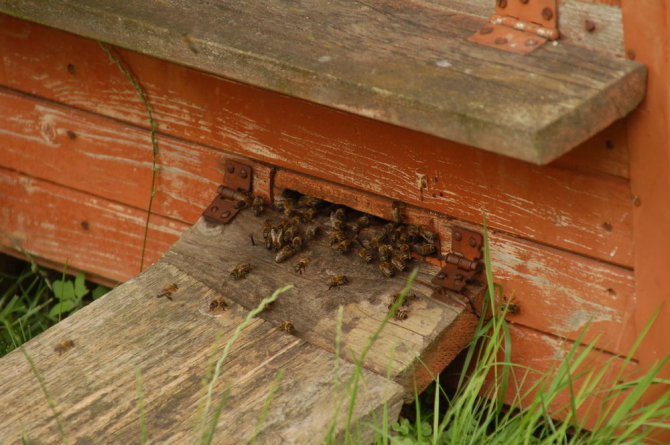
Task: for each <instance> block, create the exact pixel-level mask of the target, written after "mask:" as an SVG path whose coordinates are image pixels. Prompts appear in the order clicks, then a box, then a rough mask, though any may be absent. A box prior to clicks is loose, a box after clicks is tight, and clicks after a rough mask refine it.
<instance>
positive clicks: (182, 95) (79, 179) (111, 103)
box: [0, 2, 670, 384]
mask: <svg viewBox="0 0 670 445" xmlns="http://www.w3.org/2000/svg"><path fill="white" fill-rule="evenodd" d="M575 3H579V2H573V4H575ZM615 3H616V2H615ZM611 7H613V8H614V7H616V6H611ZM651 9H652V8H650V11H651ZM624 13H626V14H628V18H627V19H626V18H625V17H624V19H625V20H628V21H629V22H630V23H634V22H635V21H636V20H637V18H636V17H641V16H642V15H643V14H644V13H646V12H645V11H643V12H635V13H634V12H632V11H626V10H625V9H624ZM649 14H650V15H653V14H654V13H652V12H649ZM0 20H1V26H2V30H1V31H0V47H1V48H2V49H3V51H2V53H3V58H4V62H3V63H4V70H2V71H0V85H2V88H0V140H1V141H2V144H3V147H2V155H1V157H0V181H1V182H2V184H3V186H2V199H3V204H2V229H3V230H5V231H7V232H8V233H10V234H11V235H12V236H13V237H14V239H15V240H17V241H18V242H20V244H21V246H22V247H23V248H24V249H26V250H27V251H29V252H31V253H33V254H34V255H35V256H37V257H40V258H42V259H44V260H47V261H51V262H55V263H64V262H67V263H68V265H69V267H72V268H76V269H81V270H84V271H86V272H88V273H90V274H93V275H97V276H99V277H101V278H104V279H107V280H112V281H125V280H127V279H129V278H131V277H133V276H134V275H136V274H137V273H138V272H139V264H140V256H141V250H142V238H143V233H144V224H145V218H146V209H147V206H148V202H149V195H150V183H151V169H152V162H151V159H152V145H151V141H150V135H149V130H148V121H147V113H146V108H145V105H144V104H143V103H142V102H141V101H140V100H139V98H138V96H137V92H136V91H135V89H134V88H133V87H132V85H131V84H130V83H129V82H128V79H127V78H126V77H125V76H124V75H123V74H122V73H121V72H120V71H119V70H118V69H117V67H116V66H114V65H113V64H111V63H110V60H109V59H108V57H107V55H106V54H105V53H104V52H103V50H102V49H101V47H100V45H99V44H98V43H97V42H96V41H94V40H90V39H86V38H83V37H79V36H76V35H74V34H69V33H67V32H64V31H59V30H56V29H52V28H48V27H45V26H41V25H37V24H33V23H29V22H27V21H22V20H19V19H14V18H10V17H8V16H3V17H2V18H1V19H0ZM624 23H625V22H624ZM666 36H667V34H666ZM637 39H638V38H637V37H633V36H631V38H630V43H629V46H630V48H637V51H638V59H641V60H643V61H644V63H646V64H650V66H651V68H652V74H654V76H659V77H661V75H660V74H658V73H659V72H665V71H664V70H667V67H666V66H665V65H663V64H662V63H661V62H660V61H657V60H656V59H655V57H656V56H655V55H654V54H651V53H645V52H644V50H641V49H639V48H640V47H641V43H640V42H639V41H638V40H637ZM667 43H668V42H664V45H666V47H667ZM185 45H186V47H187V49H188V47H189V45H192V43H189V42H188V41H186V40H185ZM609 49H612V48H609ZM191 50H192V51H193V52H197V51H198V49H197V48H191ZM613 50H614V51H619V50H621V48H619V47H618V46H617V47H616V48H614V49H613ZM114 53H115V54H116V55H117V57H118V58H119V59H120V60H121V61H122V63H123V65H124V66H126V67H128V68H129V69H130V70H131V71H132V73H133V75H134V76H135V78H137V79H138V80H139V82H140V83H141V85H142V87H143V88H144V90H145V91H146V96H147V98H148V101H149V102H150V104H151V107H152V108H153V112H154V119H155V121H156V123H157V126H158V154H157V157H156V163H157V166H158V170H157V176H156V178H157V183H156V195H155V197H154V200H153V208H152V214H151V219H150V222H151V224H150V229H149V235H148V244H147V251H146V256H147V260H146V261H147V264H151V263H152V262H154V261H156V260H157V259H158V258H159V257H160V256H161V255H162V254H163V252H165V251H166V250H167V248H168V247H169V246H170V245H171V244H172V243H174V242H175V241H176V240H177V239H178V238H179V236H180V234H181V233H182V232H183V231H184V230H185V229H186V228H187V227H189V226H190V225H192V224H193V223H195V222H196V221H197V219H198V218H199V216H200V214H201V212H202V211H203V209H204V208H205V207H206V206H207V205H208V204H209V202H210V201H211V199H212V198H213V197H214V195H215V191H216V187H217V186H218V184H220V183H221V181H222V176H223V174H224V172H223V168H222V166H223V160H224V159H225V158H231V159H236V160H240V161H243V162H246V163H248V164H249V165H252V166H253V168H254V191H255V193H258V194H260V195H262V196H264V197H265V198H266V199H267V200H268V201H271V200H272V199H273V198H274V197H276V196H277V195H278V194H280V193H281V192H282V191H283V190H284V189H291V190H296V191H298V192H301V193H306V194H309V195H313V196H317V197H321V198H324V199H328V200H330V201H332V202H337V203H341V204H344V205H347V206H350V207H352V208H355V209H357V210H360V211H364V212H368V213H371V214H375V215H377V216H380V217H384V218H386V219H391V218H392V214H391V212H392V210H391V209H392V203H393V202H394V201H400V202H402V203H404V206H405V212H406V216H407V218H408V221H410V222H413V223H417V224H422V225H426V226H429V227H432V228H433V229H434V230H435V231H437V232H438V233H439V235H440V238H441V241H442V246H443V252H442V253H443V254H444V253H446V252H447V250H448V248H449V246H450V244H451V230H452V228H453V227H454V226H462V227H466V228H470V229H474V230H477V231H481V230H482V227H483V221H484V218H486V223H487V224H488V227H489V237H490V240H491V255H492V267H493V273H494V276H495V280H496V282H498V283H500V284H501V285H502V287H503V289H504V293H505V295H506V296H507V297H508V298H510V299H513V301H514V302H515V303H516V304H517V305H518V306H519V307H520V308H521V310H520V312H519V313H518V314H510V315H509V319H510V320H511V321H512V322H513V323H512V325H511V335H512V341H513V345H514V347H513V352H512V360H513V361H514V362H516V363H519V364H521V365H527V366H530V367H532V368H535V369H538V370H545V369H548V368H550V367H552V366H555V365H556V364H557V363H559V362H560V361H561V359H562V358H563V357H564V354H565V353H566V351H567V350H568V349H569V348H570V347H571V345H572V342H573V341H575V340H576V339H577V338H578V336H579V335H580V333H581V332H582V330H583V329H584V328H585V327H586V326H587V325H588V326H589V330H588V332H587V334H586V335H585V336H584V337H583V339H582V341H583V342H586V343H588V342H591V341H595V340H597V341H598V349H597V350H594V351H593V352H592V359H593V360H595V361H596V362H604V361H606V360H608V359H609V358H611V357H612V356H613V355H616V354H622V355H625V354H626V353H627V352H628V351H629V350H630V348H631V347H632V345H633V344H634V342H635V339H636V337H637V335H638V334H639V332H640V330H641V328H642V326H643V321H644V319H645V317H648V316H649V315H650V314H651V313H652V312H653V310H655V309H656V307H658V305H659V304H660V303H661V302H662V301H663V299H667V293H666V294H665V295H663V294H662V292H659V291H658V289H659V286H660V285H659V284H657V283H659V281H658V280H659V278H657V277H658V276H659V273H658V272H654V271H651V272H649V274H650V275H647V272H646V271H647V267H649V266H647V264H648V263H649V262H651V261H654V262H657V263H658V264H665V265H666V266H668V265H669V264H668V261H667V260H668V258H667V253H654V254H653V255H656V259H655V260H647V259H646V258H648V257H649V255H652V251H653V249H654V248H653V243H651V242H649V241H646V238H647V237H648V236H649V234H648V233H646V232H645V230H649V227H651V226H650V223H649V220H648V217H647V216H646V215H658V218H659V221H660V223H667V222H668V217H667V212H664V211H662V210H660V209H659V210H647V209H646V208H645V207H644V206H645V205H649V206H657V207H658V205H659V202H660V201H658V196H660V195H659V193H660V194H662V193H665V192H667V191H668V190H667V189H663V187H664V186H665V185H667V183H668V173H669V172H670V167H668V165H667V163H665V164H664V162H665V161H667V160H668V146H669V145H668V139H667V122H664V123H654V122H651V123H650V122H648V121H645V119H646V118H647V117H645V115H640V114H636V115H634V117H632V118H627V119H626V120H622V121H617V122H616V123H614V124H612V125H610V126H608V127H607V128H606V129H604V130H603V131H601V132H599V133H598V134H597V135H595V136H593V137H591V138H590V139H588V140H587V141H586V142H584V143H582V144H580V145H579V146H578V147H576V148H575V149H574V150H572V151H571V152H570V153H568V154H566V155H563V156H561V157H560V158H559V159H557V160H556V161H553V162H552V163H550V164H549V165H545V166H538V165H534V164H532V163H528V162H525V161H522V160H516V159H512V158H509V157H506V156H503V155H499V154H495V153H490V152H487V151H483V150H480V149H478V148H473V147H469V146H466V145H462V144H459V143H456V142H452V141H449V140H447V139H444V138H440V137H436V136H431V135H428V134H425V133H423V132H420V131H416V130H412V129H407V128H402V127H400V126H398V125H393V124H391V123H385V122H381V121H379V120H375V119H371V118H369V117H364V116H360V115H356V114H354V113H347V112H343V111H340V110H336V109H334V108H331V107H327V106H323V105H319V104H316V103H312V102H309V101H305V100H302V99H299V98H295V97H291V96H289V95H285V94H280V93H278V92H273V91H270V90H267V89H263V88H258V87H255V86H251V85H248V84H244V83H239V82H235V81H232V80H228V79H225V78H222V77H218V76H215V75H211V74H207V73H205V72H202V71H199V70H197V69H193V68H188V67H185V66H181V65H178V64H175V63H172V62H168V61H164V60H160V59H158V58H154V57H151V56H148V55H143V54H139V53H137V52H133V51H130V50H124V49H119V48H115V49H114ZM654 70H655V71H654ZM659 77H652V79H651V80H650V85H649V88H650V91H659V93H658V96H661V97H662V98H663V99H662V100H661V102H660V103H654V104H652V105H653V107H655V108H652V109H651V111H648V109H647V113H650V112H651V113H655V112H658V113H660V110H661V109H666V108H667V105H668V96H667V92H666V90H665V88H666V87H664V86H660V85H659V84H658V83H659V82H660V81H659V80H658V78H659ZM252 83H253V82H252ZM654 88H658V89H659V90H653V89H654ZM643 106H646V107H648V106H650V105H649V104H647V103H645V105H643ZM646 134H652V135H653V137H654V138H655V139H656V140H657V141H658V142H659V144H660V145H661V148H658V153H660V155H654V156H656V159H660V161H659V165H661V166H659V167H658V170H657V173H656V175H657V177H659V178H662V179H659V181H661V186H659V187H660V189H663V190H665V192H659V191H658V189H654V188H653V187H652V186H649V185H648V184H647V180H646V179H645V178H643V177H642V175H641V172H642V171H643V170H644V169H645V168H647V166H649V165H651V164H653V161H650V159H654V156H652V155H646V154H640V150H644V149H647V148H648V147H642V145H643V143H642V141H643V135H646ZM631 153H632V154H631ZM635 175H638V176H635ZM631 181H633V188H631ZM645 193H646V194H647V195H648V196H646V195H645ZM643 195H645V196H643ZM641 203H642V205H641ZM647 203H649V204H647ZM640 212H646V213H644V214H641V213H640ZM652 226H653V225H652ZM666 229H667V227H666ZM662 237H663V238H662V241H663V240H664V241H667V240H668V235H667V234H665V235H662ZM2 242H3V246H4V249H5V250H11V249H13V246H12V244H11V242H10V241H8V240H6V239H3V241H2ZM666 250H670V249H666ZM642 256H644V259H641V258H642ZM637 268H643V269H642V270H644V271H645V272H643V273H641V274H640V273H639V271H638V269H637ZM656 270H657V271H658V270H660V269H658V268H657V269H656ZM636 274H637V275H636ZM654 274H656V275H654ZM641 280H642V281H641ZM652 282H653V283H656V284H648V283H652ZM664 283H667V278H666V279H665V281H664ZM660 288H662V287H660ZM640 292H644V294H640ZM667 313H668V312H667V309H666V310H665V312H662V313H661V316H666V315H667ZM650 342H651V346H650V347H648V348H646V349H643V350H642V352H641V353H640V354H641V355H640V357H639V359H640V360H641V361H642V362H643V363H648V362H649V361H650V360H651V359H653V358H655V357H658V354H659V353H660V352H659V351H663V350H666V352H667V346H668V343H667V340H664V339H663V338H662V336H660V335H656V334H652V335H651V337H650ZM530 383H531V382H530V381H529V384H530Z"/></svg>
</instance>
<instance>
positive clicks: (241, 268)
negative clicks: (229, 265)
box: [230, 263, 251, 280]
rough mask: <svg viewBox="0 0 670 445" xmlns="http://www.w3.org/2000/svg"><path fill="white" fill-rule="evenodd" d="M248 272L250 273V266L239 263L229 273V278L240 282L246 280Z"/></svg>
mask: <svg viewBox="0 0 670 445" xmlns="http://www.w3.org/2000/svg"><path fill="white" fill-rule="evenodd" d="M249 272H251V264H249V263H240V264H238V265H237V266H235V269H233V270H232V272H230V276H231V277H233V278H234V279H236V280H241V279H242V278H246V276H247V275H249Z"/></svg>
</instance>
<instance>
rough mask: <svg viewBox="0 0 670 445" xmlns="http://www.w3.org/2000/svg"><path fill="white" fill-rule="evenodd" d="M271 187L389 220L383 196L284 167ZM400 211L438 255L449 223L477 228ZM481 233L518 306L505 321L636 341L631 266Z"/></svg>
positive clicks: (603, 341) (609, 344)
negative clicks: (421, 228) (429, 237)
mask: <svg viewBox="0 0 670 445" xmlns="http://www.w3.org/2000/svg"><path fill="white" fill-rule="evenodd" d="M275 185H276V187H277V188H278V189H281V188H291V189H295V190H297V191H299V192H301V193H306V194H310V195H313V196H319V197H322V196H328V197H329V199H332V200H334V201H336V202H339V203H342V204H345V205H347V206H350V207H352V208H356V209H358V210H360V211H363V212H367V213H371V214H376V215H379V216H382V217H385V218H391V208H392V202H391V200H389V199H384V198H381V197H379V196H376V195H371V194H362V193H360V192H358V191H356V190H352V189H348V188H345V187H338V186H336V185H334V184H328V183H324V182H323V181H318V180H315V179H313V178H309V177H305V176H301V175H299V174H296V173H291V172H288V171H285V170H279V171H277V173H276V175H275ZM405 214H406V217H407V218H408V221H410V222H412V223H415V224H423V225H428V226H431V227H433V228H434V229H435V230H437V231H438V232H439V233H440V239H441V246H442V253H443V254H446V253H448V252H449V249H450V246H451V229H452V227H453V226H465V227H468V228H471V229H473V230H476V231H481V230H482V227H481V226H477V225H470V224H468V223H464V222H463V221H458V220H451V219H447V218H440V217H439V216H438V215H429V214H426V213H425V212H422V211H421V210H419V209H415V208H412V207H409V208H407V209H406V211H405ZM489 237H490V241H491V257H492V266H493V274H494V277H495V280H496V282H497V283H499V284H501V285H502V286H503V288H504V291H505V295H506V296H507V297H508V298H511V299H513V300H514V301H515V302H516V303H517V304H518V305H519V306H520V307H521V312H520V313H519V314H518V315H510V319H512V320H513V321H514V322H515V323H518V324H520V325H524V326H529V327H531V328H533V329H537V330H539V331H542V332H548V333H551V334H552V335H556V336H560V337H564V338H569V339H572V340H575V339H576V338H577V337H578V336H579V334H580V332H581V331H582V329H584V328H585V327H586V326H587V325H590V329H589V331H588V333H587V335H586V336H585V337H584V341H586V342H590V341H594V340H596V339H599V340H598V347H600V348H602V349H604V350H608V351H613V352H615V353H622V354H626V353H627V352H628V351H629V349H630V348H631V347H632V345H633V343H634V341H635V338H636V334H635V330H634V326H633V325H632V324H631V323H630V317H631V308H633V307H634V306H635V302H636V301H637V300H636V297H635V281H634V278H633V272H632V271H631V270H628V269H624V268H621V267H616V266H612V265H608V264H604V263H602V262H599V261H594V260H591V259H587V258H584V257H581V256H578V255H574V254H571V253H568V252H564V251H560V250H556V249H551V248H548V247H546V246H540V245H537V244H534V243H529V242H527V241H524V240H520V239H518V238H516V237H513V236H510V235H509V234H506V233H504V232H499V231H497V230H490V231H489Z"/></svg>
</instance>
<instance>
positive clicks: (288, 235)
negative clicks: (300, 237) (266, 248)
mask: <svg viewBox="0 0 670 445" xmlns="http://www.w3.org/2000/svg"><path fill="white" fill-rule="evenodd" d="M297 232H298V230H297V229H296V228H295V226H292V225H290V226H288V227H286V228H285V229H284V233H283V236H282V238H283V239H284V241H286V242H288V243H290V242H291V241H293V238H295V237H296V235H297Z"/></svg>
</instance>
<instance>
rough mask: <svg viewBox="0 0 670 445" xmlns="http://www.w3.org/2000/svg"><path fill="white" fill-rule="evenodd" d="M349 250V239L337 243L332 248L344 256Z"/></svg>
mask: <svg viewBox="0 0 670 445" xmlns="http://www.w3.org/2000/svg"><path fill="white" fill-rule="evenodd" d="M350 248H351V240H350V239H345V240H342V241H340V242H339V243H337V245H336V246H334V247H333V249H335V250H336V251H338V252H339V253H341V254H342V255H345V254H347V253H349V249H350Z"/></svg>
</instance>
